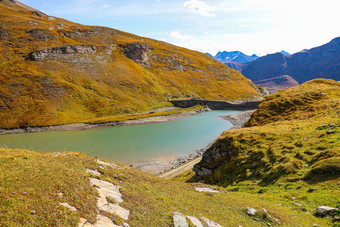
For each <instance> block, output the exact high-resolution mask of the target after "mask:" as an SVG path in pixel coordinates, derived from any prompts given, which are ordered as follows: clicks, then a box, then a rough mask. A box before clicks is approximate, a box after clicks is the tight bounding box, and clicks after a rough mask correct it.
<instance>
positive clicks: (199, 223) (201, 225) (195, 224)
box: [185, 216, 204, 227]
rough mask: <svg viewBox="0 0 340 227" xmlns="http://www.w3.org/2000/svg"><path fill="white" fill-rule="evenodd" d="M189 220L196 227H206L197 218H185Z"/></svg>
mask: <svg viewBox="0 0 340 227" xmlns="http://www.w3.org/2000/svg"><path fill="white" fill-rule="evenodd" d="M185 217H186V218H187V219H189V220H190V221H191V223H192V224H193V225H194V226H196V227H204V226H203V224H202V222H201V221H200V220H198V219H197V218H195V217H192V216H185Z"/></svg>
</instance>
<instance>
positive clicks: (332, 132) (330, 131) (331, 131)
mask: <svg viewBox="0 0 340 227" xmlns="http://www.w3.org/2000/svg"><path fill="white" fill-rule="evenodd" d="M326 133H327V135H330V134H335V131H333V130H329V131H327V132H326Z"/></svg>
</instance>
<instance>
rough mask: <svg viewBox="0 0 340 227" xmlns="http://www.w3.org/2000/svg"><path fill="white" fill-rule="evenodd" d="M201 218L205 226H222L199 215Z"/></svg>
mask: <svg viewBox="0 0 340 227" xmlns="http://www.w3.org/2000/svg"><path fill="white" fill-rule="evenodd" d="M201 219H202V220H203V221H204V223H205V224H206V226H207V227H223V226H222V225H219V224H217V223H216V222H213V221H211V220H209V219H208V218H205V217H201Z"/></svg>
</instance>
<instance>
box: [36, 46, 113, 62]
mask: <svg viewBox="0 0 340 227" xmlns="http://www.w3.org/2000/svg"><path fill="white" fill-rule="evenodd" d="M114 48H115V45H110V46H100V47H98V46H95V45H63V46H59V47H52V48H44V49H41V50H38V51H34V52H31V53H30V54H29V59H30V60H32V61H45V60H51V61H60V62H73V63H96V62H99V63H102V62H109V61H111V60H112V59H111V58H110V55H111V54H112V50H113V49H114Z"/></svg>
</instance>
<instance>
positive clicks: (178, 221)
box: [173, 212, 189, 227]
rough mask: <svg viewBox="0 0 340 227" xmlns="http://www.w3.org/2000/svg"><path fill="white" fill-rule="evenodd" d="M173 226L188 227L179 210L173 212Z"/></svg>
mask: <svg viewBox="0 0 340 227" xmlns="http://www.w3.org/2000/svg"><path fill="white" fill-rule="evenodd" d="M173 220H174V227H189V225H188V223H187V220H186V218H185V216H184V215H183V214H181V213H179V212H174V216H173Z"/></svg>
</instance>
